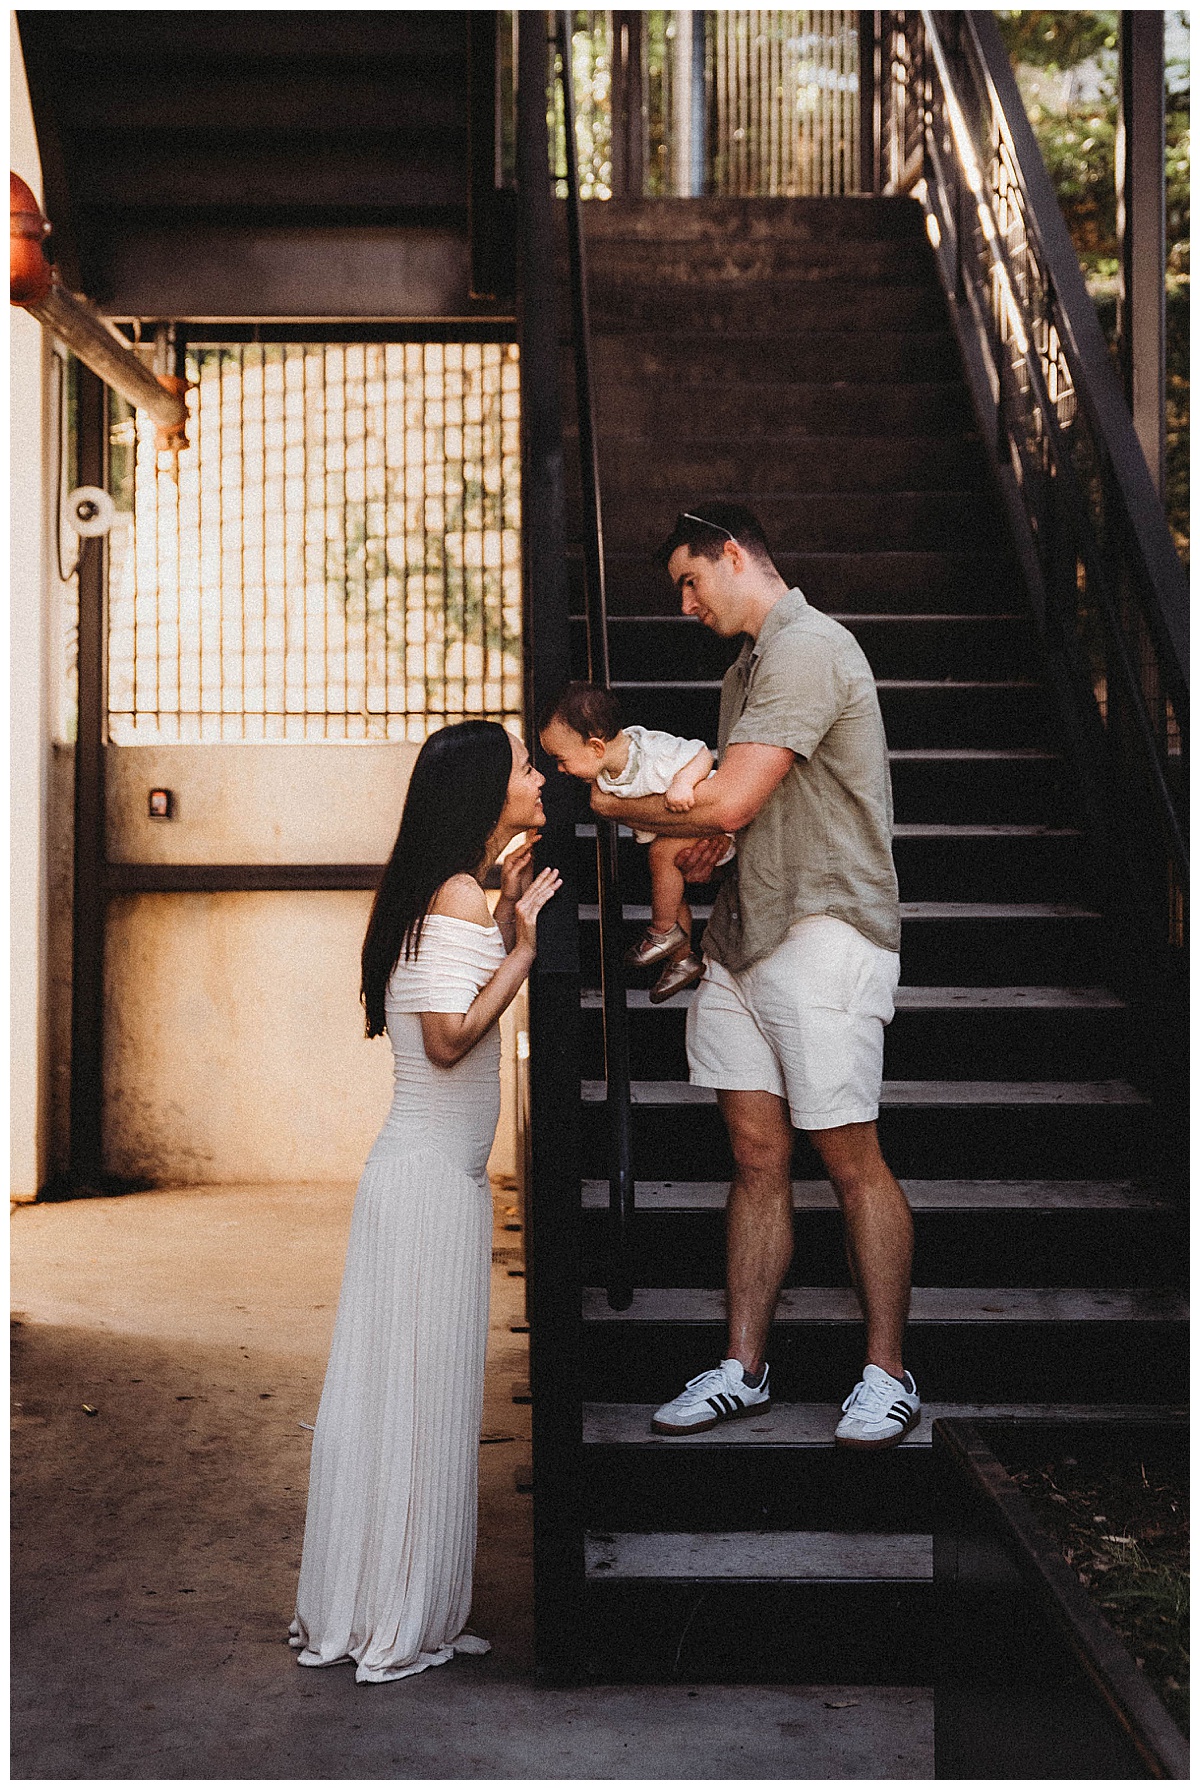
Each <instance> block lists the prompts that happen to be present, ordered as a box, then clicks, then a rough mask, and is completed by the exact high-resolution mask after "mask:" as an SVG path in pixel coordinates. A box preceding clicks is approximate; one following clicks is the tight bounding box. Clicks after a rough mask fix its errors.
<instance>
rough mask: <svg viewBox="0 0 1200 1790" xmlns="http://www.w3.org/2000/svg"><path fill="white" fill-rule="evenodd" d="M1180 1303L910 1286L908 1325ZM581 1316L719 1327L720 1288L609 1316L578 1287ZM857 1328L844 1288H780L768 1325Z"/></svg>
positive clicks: (1060, 1320)
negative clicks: (841, 1325)
mask: <svg viewBox="0 0 1200 1790" xmlns="http://www.w3.org/2000/svg"><path fill="white" fill-rule="evenodd" d="M1187 1313H1188V1305H1187V1300H1186V1298H1185V1297H1184V1296H1183V1295H1182V1294H1181V1293H1178V1292H1175V1291H1172V1290H1169V1289H1165V1288H1157V1287H1130V1288H1122V1287H1105V1288H1104V1289H1102V1290H1100V1291H1097V1290H1096V1289H1094V1288H1092V1287H920V1286H918V1287H914V1288H913V1292H912V1306H911V1309H910V1313H909V1323H910V1325H915V1324H951V1325H964V1324H972V1325H973V1324H980V1325H994V1324H1001V1323H1003V1324H1054V1325H1056V1326H1064V1325H1078V1324H1163V1323H1170V1324H1181V1323H1183V1322H1185V1321H1186V1319H1187ZM583 1317H584V1321H585V1322H586V1323H592V1324H619V1325H630V1324H684V1325H687V1324H721V1323H723V1322H724V1319H725V1291H724V1288H721V1287H644V1288H639V1289H638V1290H637V1291H636V1292H635V1293H634V1295H633V1303H632V1305H630V1307H629V1308H628V1310H626V1311H613V1310H612V1308H611V1307H610V1305H609V1303H608V1295H607V1293H606V1292H605V1291H604V1290H603V1288H601V1287H585V1288H584V1289H583ZM861 1323H862V1307H861V1306H860V1305H859V1302H858V1296H857V1294H856V1293H855V1292H854V1289H853V1288H852V1287H784V1288H783V1290H782V1291H781V1293H780V1295H779V1303H778V1305H777V1306H776V1308H775V1325H776V1327H777V1328H778V1326H780V1325H786V1324H854V1325H861Z"/></svg>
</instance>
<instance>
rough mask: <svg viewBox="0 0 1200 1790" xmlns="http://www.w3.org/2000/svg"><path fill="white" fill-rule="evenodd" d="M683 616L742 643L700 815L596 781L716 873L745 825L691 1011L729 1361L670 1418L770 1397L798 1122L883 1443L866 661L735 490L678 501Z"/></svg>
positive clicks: (895, 1245)
mask: <svg viewBox="0 0 1200 1790" xmlns="http://www.w3.org/2000/svg"><path fill="white" fill-rule="evenodd" d="M661 558H662V560H663V563H664V564H665V565H666V568H667V571H668V573H669V575H670V577H671V579H672V581H673V583H674V585H675V587H676V589H677V590H678V592H679V595H680V599H681V603H682V607H683V612H684V614H685V615H691V616H696V617H698V618H699V620H700V621H702V622H703V623H704V625H705V626H706V627H708V628H711V629H712V630H713V632H714V633H716V634H719V635H721V636H723V637H726V638H732V637H733V636H735V635H738V634H744V635H745V636H747V639H746V641H745V645H744V646H743V649H742V653H741V655H740V657H739V658H738V660H737V662H736V663H735V664H734V665H733V666H731V668H730V669H729V671H728V672H727V673H726V674H725V681H724V684H723V686H722V691H721V718H720V726H719V735H718V742H717V744H718V754H719V766H718V769H717V771H716V772H715V774H714V775H713V776H711V777H710V778H708V779H707V781H705V782H703V783H701V784H699V785H698V786H697V789H696V792H695V805H694V807H693V808H691V809H690V810H689V812H688V813H687V814H672V813H671V812H670V811H669V810H668V809H667V807H666V804H665V801H664V800H663V798H662V797H661V796H647V797H643V798H640V799H638V800H636V801H634V800H623V801H622V800H619V799H618V798H615V797H611V796H605V795H603V794H602V793H600V792H599V791H596V792H595V793H594V794H593V796H592V806H593V808H594V809H595V810H596V812H597V813H598V814H601V815H605V816H608V817H610V818H620V819H621V820H624V821H626V822H627V823H628V824H629V825H631V826H636V827H639V828H641V827H645V828H647V829H653V830H654V831H656V832H658V833H662V834H668V835H671V834H673V835H675V836H676V837H687V836H692V837H695V836H696V835H701V843H700V844H698V845H696V846H693V847H691V848H690V849H688V850H685V851H682V852H681V854H680V859H679V863H680V867H681V868H682V869H683V870H684V873H685V875H686V876H687V877H688V879H689V880H690V881H697V882H703V881H705V880H707V879H708V878H709V877H710V876H711V875H712V874H713V870H714V868H715V865H716V862H717V860H718V858H719V857H720V856H721V855H722V853H723V852H724V850H725V849H726V846H727V839H726V835H727V834H732V835H734V837H735V839H736V842H737V857H736V860H735V862H734V864H733V865H732V866H731V867H730V871H729V873H728V874H727V877H726V880H725V882H724V883H723V884H722V887H721V889H720V892H719V894H718V897H717V900H716V903H715V905H714V908H713V914H712V919H711V920H710V922H709V925H708V928H707V930H706V931H705V935H704V954H705V960H706V961H705V975H704V980H703V982H702V983H701V984H700V987H699V989H698V990H697V993H696V997H695V999H694V1001H693V1003H692V1007H691V1009H690V1011H689V1014H688V1038H687V1043H688V1061H689V1065H690V1070H691V1079H692V1081H693V1082H694V1083H696V1084H698V1085H699V1086H701V1087H711V1088H715V1089H717V1100H718V1104H719V1106H720V1109H721V1113H722V1116H723V1118H724V1120H725V1124H726V1127H727V1129H728V1131H729V1139H730V1144H731V1147H732V1152H733V1159H734V1167H735V1172H734V1178H733V1181H732V1184H731V1186H730V1190H729V1202H728V1209H727V1213H728V1227H727V1236H728V1263H727V1291H728V1326H729V1340H728V1347H727V1353H726V1358H725V1359H724V1360H723V1361H722V1362H721V1364H720V1366H719V1367H715V1368H712V1369H709V1370H708V1371H707V1372H705V1373H702V1374H700V1375H698V1376H697V1377H696V1379H694V1380H692V1381H689V1383H688V1385H687V1387H686V1388H685V1390H684V1391H683V1392H682V1393H681V1394H680V1396H679V1397H678V1398H676V1399H673V1400H671V1402H670V1403H669V1404H666V1405H664V1406H662V1408H661V1409H660V1410H659V1411H658V1412H656V1414H655V1417H654V1425H653V1427H654V1428H655V1429H656V1430H657V1431H659V1432H660V1433H662V1434H666V1435H689V1434H692V1433H694V1432H696V1431H698V1430H705V1429H711V1428H712V1427H713V1426H714V1425H715V1424H717V1423H720V1422H724V1421H726V1420H727V1419H729V1418H732V1417H740V1416H743V1415H746V1414H747V1413H749V1412H750V1411H755V1410H757V1411H762V1410H764V1409H765V1408H766V1407H767V1406H768V1405H769V1403H770V1379H769V1374H768V1369H767V1363H766V1360H765V1358H764V1355H765V1349H766V1342H767V1333H768V1331H769V1329H770V1324H771V1320H772V1317H773V1315H774V1311H775V1304H776V1301H777V1299H778V1296H779V1289H780V1287H781V1286H782V1284H783V1279H784V1276H785V1274H786V1273H787V1269H788V1265H789V1263H790V1261H791V1257H792V1247H793V1237H792V1191H791V1153H792V1140H793V1127H796V1128H798V1129H801V1130H803V1131H805V1132H807V1134H808V1136H809V1138H810V1139H811V1141H812V1143H813V1145H814V1146H815V1148H816V1150H817V1152H818V1154H819V1155H820V1157H821V1160H822V1162H823V1164H824V1167H825V1171H826V1173H827V1174H828V1176H829V1179H830V1181H831V1182H832V1184H833V1188H834V1191H835V1193H836V1194H837V1198H838V1202H839V1204H840V1206H841V1209H842V1214H843V1218H844V1221H845V1227H846V1242H847V1253H848V1255H849V1259H850V1269H851V1274H852V1276H853V1280H854V1285H855V1288H856V1291H857V1293H858V1297H859V1301H860V1304H861V1305H862V1308H863V1316H864V1318H865V1320H866V1363H865V1365H864V1368H863V1377H862V1379H861V1380H860V1381H859V1382H858V1384H857V1385H856V1386H855V1388H854V1390H853V1391H852V1392H851V1394H850V1396H849V1397H848V1398H847V1400H846V1402H845V1404H844V1406H843V1415H842V1418H841V1421H840V1422H839V1424H838V1425H837V1429H836V1431H835V1439H836V1440H837V1441H838V1442H839V1443H841V1444H843V1445H844V1446H847V1447H852V1448H887V1447H890V1446H892V1445H893V1444H894V1443H896V1442H898V1441H900V1440H901V1438H902V1437H903V1436H905V1435H907V1433H908V1431H909V1430H910V1429H911V1428H912V1427H913V1425H914V1424H915V1423H916V1421H917V1417H918V1415H919V1412H920V1400H919V1398H918V1397H917V1390H916V1386H915V1384H914V1383H913V1380H912V1376H911V1375H910V1374H907V1373H906V1372H905V1369H904V1363H903V1358H902V1346H903V1337H904V1325H905V1322H906V1320H907V1317H908V1301H909V1289H910V1279H911V1267H912V1217H911V1214H910V1212H909V1209H908V1203H907V1201H906V1200H905V1197H904V1194H903V1192H902V1191H901V1188H900V1186H899V1184H898V1182H897V1181H896V1179H895V1176H894V1175H893V1174H892V1173H891V1171H890V1169H889V1168H888V1166H887V1164H886V1163H885V1161H884V1159H883V1156H882V1154H881V1152H880V1148H879V1140H878V1137H877V1135H876V1128H875V1121H876V1118H877V1116H878V1112H879V1094H880V1088H881V1084H882V1076H883V1028H884V1026H885V1025H886V1024H887V1022H888V1020H890V1019H891V1017H892V1011H893V995H894V993H895V988H896V983H897V981H898V979H899V972H900V959H899V955H898V951H899V944H900V918H899V904H898V897H897V889H896V872H895V867H894V865H893V862H892V852H891V830H892V800H891V780H890V776H889V772H888V762H887V742H886V740H885V738H884V731H883V722H882V718H881V716H880V713H879V700H878V696H877V694H876V690H875V681H874V678H873V676H872V674H871V668H870V666H869V665H868V663H867V660H866V658H865V656H864V655H863V652H862V649H861V647H860V646H859V645H858V643H857V641H856V640H855V639H854V636H853V635H852V634H851V633H849V631H848V630H847V629H845V628H843V627H842V626H841V625H840V623H838V622H835V621H832V620H830V618H829V617H828V616H826V615H823V614H822V613H821V612H820V611H819V610H815V609H812V608H810V606H809V605H808V604H807V603H806V602H805V600H804V597H803V596H802V595H801V593H800V592H799V591H798V590H789V589H788V586H787V584H786V583H785V581H784V579H783V578H782V577H780V575H779V572H778V571H777V569H776V567H775V564H774V562H773V560H772V559H771V555H770V551H769V549H768V546H767V542H766V538H765V536H764V534H763V531H762V528H761V526H760V524H759V522H758V520H757V518H756V517H755V516H754V515H753V514H752V512H751V511H749V510H748V509H745V508H744V507H743V506H742V505H740V504H726V503H721V504H710V505H707V506H705V508H704V510H703V513H702V514H700V515H692V514H690V513H688V512H684V513H683V514H681V515H680V517H679V518H678V520H677V522H676V525H675V528H674V529H673V531H672V533H671V535H670V536H669V538H668V540H667V541H666V543H665V544H664V546H663V548H662V551H661Z"/></svg>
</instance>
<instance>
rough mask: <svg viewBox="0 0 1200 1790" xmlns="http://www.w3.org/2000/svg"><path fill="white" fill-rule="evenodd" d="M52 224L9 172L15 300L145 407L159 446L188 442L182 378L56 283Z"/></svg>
mask: <svg viewBox="0 0 1200 1790" xmlns="http://www.w3.org/2000/svg"><path fill="white" fill-rule="evenodd" d="M49 228H50V226H49V225H48V224H47V222H46V220H45V218H44V217H43V216H42V213H41V209H40V207H39V205H38V202H37V199H36V198H35V197H34V194H33V192H32V190H31V188H30V187H29V186H28V185H27V184H26V183H25V181H23V180H22V179H21V178H20V176H19V175H17V174H12V173H11V171H10V175H9V238H10V252H9V297H10V300H11V302H12V303H13V304H14V305H18V306H20V308H21V309H22V310H25V311H28V312H29V315H30V316H31V317H36V318H37V321H38V322H39V323H40V324H41V325H42V326H43V328H45V329H49V330H52V331H53V332H54V334H55V335H56V336H57V337H58V339H59V341H60V342H63V343H65V344H66V346H67V347H68V348H69V349H70V350H71V352H72V354H74V355H76V356H77V357H78V359H80V360H81V361H82V362H83V364H84V366H85V367H90V368H91V370H92V372H93V373H96V374H98V375H99V377H100V378H101V379H103V381H104V382H105V384H106V385H110V386H111V387H112V389H113V390H114V391H115V392H119V393H120V394H121V396H122V397H123V398H126V399H128V401H129V403H131V404H133V405H135V406H136V408H137V409H139V410H144V411H145V412H146V413H147V415H148V416H150V417H151V418H152V419H153V421H154V422H156V423H157V424H158V427H159V437H158V445H159V447H160V448H172V449H175V448H181V447H186V446H187V441H186V438H185V435H184V431H185V429H186V428H187V420H188V409H187V403H186V401H185V399H184V396H183V391H182V390H181V389H180V387H181V385H182V383H183V382H182V381H180V380H178V379H176V378H174V377H173V376H171V375H165V376H164V377H163V378H162V379H156V378H155V376H154V374H153V373H152V372H150V370H149V369H148V368H147V367H145V366H143V365H142V362H141V361H140V360H139V359H138V357H137V355H136V354H135V353H134V351H133V349H132V348H131V347H130V346H129V344H128V343H127V342H125V341H123V340H122V339H121V337H120V336H119V335H118V334H117V333H116V331H115V330H114V329H112V328H111V327H110V326H109V325H108V324H107V323H106V322H105V320H104V319H103V318H102V317H100V316H99V315H98V314H97V313H96V312H95V311H93V310H92V308H91V306H90V305H88V304H87V303H86V302H85V300H83V299H81V298H76V297H75V295H74V293H71V292H68V291H67V290H66V288H65V287H64V286H61V285H60V284H59V283H58V280H57V278H56V276H55V273H54V269H53V268H52V267H51V266H50V264H49V262H48V261H47V260H46V256H45V250H44V248H43V246H42V244H43V242H44V239H45V237H46V234H47V232H48V231H49Z"/></svg>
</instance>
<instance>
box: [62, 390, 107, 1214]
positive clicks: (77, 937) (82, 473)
mask: <svg viewBox="0 0 1200 1790" xmlns="http://www.w3.org/2000/svg"><path fill="white" fill-rule="evenodd" d="M78 402H79V412H78V415H79V477H80V483H81V484H84V485H99V486H101V487H102V488H106V487H107V474H108V426H107V425H108V391H107V388H106V386H105V385H104V384H103V382H102V381H101V380H100V379H99V378H98V377H97V375H96V374H95V373H93V372H91V371H89V369H88V368H87V367H85V366H82V365H81V366H80V368H79V399H78ZM107 564H108V539H107V536H105V535H93V536H91V537H90V538H87V539H81V540H80V543H79V722H78V734H77V738H76V744H75V886H74V907H73V939H72V952H71V1127H70V1165H69V1170H68V1172H69V1175H70V1178H71V1179H72V1180H74V1181H86V1180H91V1179H94V1178H95V1177H96V1176H97V1175H99V1174H101V1173H102V1171H103V1106H104V1086H103V1084H104V918H105V860H106V856H107V850H106V840H105V813H104V729H105V664H104V641H105V590H106V584H107V576H106V573H107Z"/></svg>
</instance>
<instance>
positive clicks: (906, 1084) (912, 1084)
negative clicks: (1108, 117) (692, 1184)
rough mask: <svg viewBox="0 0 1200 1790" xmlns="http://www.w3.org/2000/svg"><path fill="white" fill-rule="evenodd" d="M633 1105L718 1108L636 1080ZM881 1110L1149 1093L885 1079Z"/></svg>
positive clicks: (1138, 1097)
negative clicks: (896, 1107) (882, 1108)
mask: <svg viewBox="0 0 1200 1790" xmlns="http://www.w3.org/2000/svg"><path fill="white" fill-rule="evenodd" d="M580 1086H581V1098H582V1100H583V1103H584V1105H585V1106H598V1105H602V1104H603V1102H604V1100H605V1097H606V1095H605V1084H604V1082H602V1081H584V1082H582V1083H581V1084H580ZM629 1093H630V1104H631V1105H632V1106H715V1105H716V1103H717V1094H716V1089H715V1088H698V1087H693V1085H692V1083H691V1082H686V1081H635V1082H632V1083H631V1084H630V1090H629ZM880 1105H881V1106H892V1107H895V1106H913V1107H920V1106H1004V1107H1020V1106H1026V1107H1030V1106H1141V1107H1149V1105H1150V1101H1149V1099H1148V1097H1147V1096H1146V1095H1145V1094H1142V1093H1139V1091H1138V1090H1137V1089H1136V1088H1135V1087H1133V1086H1131V1085H1130V1083H1129V1082H1125V1081H885V1082H884V1084H883V1091H882V1093H881V1095H880Z"/></svg>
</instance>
